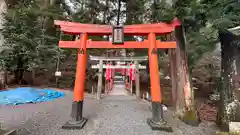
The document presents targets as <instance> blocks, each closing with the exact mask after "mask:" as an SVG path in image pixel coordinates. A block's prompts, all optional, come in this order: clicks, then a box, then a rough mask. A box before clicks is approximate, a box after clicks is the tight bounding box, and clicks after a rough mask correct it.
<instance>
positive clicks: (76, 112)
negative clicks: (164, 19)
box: [54, 19, 181, 131]
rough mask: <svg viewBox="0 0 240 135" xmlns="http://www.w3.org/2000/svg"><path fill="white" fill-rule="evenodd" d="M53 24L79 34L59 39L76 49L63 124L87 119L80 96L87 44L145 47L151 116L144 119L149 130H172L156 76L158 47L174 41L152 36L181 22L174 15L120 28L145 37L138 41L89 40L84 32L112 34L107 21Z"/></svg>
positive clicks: (64, 45)
mask: <svg viewBox="0 0 240 135" xmlns="http://www.w3.org/2000/svg"><path fill="white" fill-rule="evenodd" d="M54 23H55V25H57V26H59V27H60V29H61V31H62V32H64V33H65V34H70V35H81V36H80V39H79V40H76V41H59V47H60V48H76V49H78V60H77V68H76V79H75V86H74V101H73V105H72V118H73V119H72V121H70V122H68V123H67V124H65V125H64V126H63V128H71V129H72V128H78V129H81V128H82V127H83V126H84V124H85V123H86V121H87V119H86V118H84V117H82V110H83V99H84V83H85V70H86V61H87V49H90V48H111V49H114V48H147V49H148V58H149V68H150V84H151V96H152V118H149V119H147V123H148V124H149V125H150V127H151V128H152V129H153V130H165V131H172V128H171V127H170V126H169V125H168V124H167V122H166V121H165V120H164V119H163V109H162V104H161V103H162V98H161V96H162V95H161V89H160V77H159V69H158V56H157V49H158V48H176V42H161V41H160V40H156V36H157V35H162V34H168V33H171V32H173V31H174V29H175V27H176V26H180V25H181V24H180V23H179V21H178V20H177V19H175V20H173V22H172V23H171V24H166V23H156V24H137V25H126V26H124V27H123V28H122V29H121V30H122V31H123V33H122V36H123V37H124V35H131V36H133V35H134V36H147V40H144V41H142V42H134V41H127V42H124V41H122V43H120V44H119V43H118V44H117V45H116V44H115V43H112V42H109V41H91V40H88V36H103V35H111V34H113V37H116V38H117V40H116V42H117V41H119V39H121V38H122V37H121V38H119V37H118V36H119V33H118V36H116V35H115V34H114V32H115V31H114V27H112V26H110V25H97V24H81V23H75V22H65V21H55V22H54Z"/></svg>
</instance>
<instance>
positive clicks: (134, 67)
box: [89, 56, 148, 100]
mask: <svg viewBox="0 0 240 135" xmlns="http://www.w3.org/2000/svg"><path fill="white" fill-rule="evenodd" d="M89 59H90V60H92V61H98V63H99V64H97V65H92V66H91V68H93V69H98V73H97V74H98V85H97V86H98V87H97V99H98V100H99V99H100V98H101V93H102V89H103V88H102V84H103V80H102V79H103V75H104V78H105V81H104V82H105V88H104V91H105V94H108V92H109V91H111V90H112V88H113V85H114V82H115V81H114V79H116V78H114V77H118V78H120V80H121V78H122V79H123V80H122V81H123V82H124V83H125V88H126V89H127V90H128V91H129V92H130V93H131V94H133V91H135V94H136V98H137V99H140V80H139V70H142V69H146V66H144V65H141V64H139V62H141V61H146V60H148V57H147V56H141V57H100V56H89ZM111 62H115V64H111ZM103 69H106V70H105V74H104V72H103ZM116 73H120V75H118V76H115V75H116ZM133 83H135V85H134V84H133ZM133 86H135V90H133Z"/></svg>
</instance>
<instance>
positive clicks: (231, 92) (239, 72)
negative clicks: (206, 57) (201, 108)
mask: <svg viewBox="0 0 240 135" xmlns="http://www.w3.org/2000/svg"><path fill="white" fill-rule="evenodd" d="M219 37H220V42H221V49H222V52H221V55H222V56H221V57H222V61H221V66H222V67H221V78H222V86H221V90H220V108H219V112H218V124H220V125H221V127H222V129H223V130H228V124H229V122H231V121H238V122H239V121H240V115H239V114H240V106H239V98H240V96H239V92H238V91H239V80H240V66H239V65H240V61H239V58H240V51H239V44H240V36H236V35H234V34H232V33H230V32H228V31H220V32H219Z"/></svg>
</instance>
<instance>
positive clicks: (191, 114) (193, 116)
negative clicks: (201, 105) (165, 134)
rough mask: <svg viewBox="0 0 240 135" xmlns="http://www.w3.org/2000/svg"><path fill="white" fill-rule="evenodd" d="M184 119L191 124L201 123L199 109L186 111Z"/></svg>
mask: <svg viewBox="0 0 240 135" xmlns="http://www.w3.org/2000/svg"><path fill="white" fill-rule="evenodd" d="M182 120H183V121H184V122H185V123H186V124H188V125H191V126H198V125H199V123H200V119H199V115H198V112H197V110H190V111H185V112H184V115H183V118H182Z"/></svg>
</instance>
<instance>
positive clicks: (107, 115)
mask: <svg viewBox="0 0 240 135" xmlns="http://www.w3.org/2000/svg"><path fill="white" fill-rule="evenodd" d="M65 93H66V97H64V98H61V99H57V100H54V101H52V102H44V103H38V104H26V105H20V106H15V107H11V106H3V107H0V123H2V124H3V125H2V126H3V127H4V128H6V129H11V128H17V129H18V134H19V135H214V133H215V131H216V130H217V128H216V127H215V124H214V123H208V122H203V123H202V124H201V125H200V126H199V127H191V126H188V125H186V124H184V123H182V122H181V121H179V120H176V119H173V117H172V113H171V111H167V112H166V113H165V114H164V115H165V118H166V120H167V121H168V122H169V123H170V124H172V126H173V129H174V132H173V133H166V132H161V131H152V130H151V129H150V127H149V126H148V125H147V123H146V119H147V118H148V117H151V112H150V111H149V103H147V102H145V101H139V102H137V101H136V100H135V97H134V96H126V95H124V96H123V95H114V96H107V97H104V98H103V99H102V100H101V101H97V100H95V99H92V98H91V95H88V94H86V96H85V101H84V109H83V110H84V111H83V116H84V117H87V118H88V119H89V120H88V122H87V123H86V125H85V127H84V128H83V129H82V130H63V129H61V126H62V125H63V124H64V123H65V122H67V121H68V120H70V119H71V117H70V115H69V114H70V111H71V103H72V92H70V91H66V92H65Z"/></svg>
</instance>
